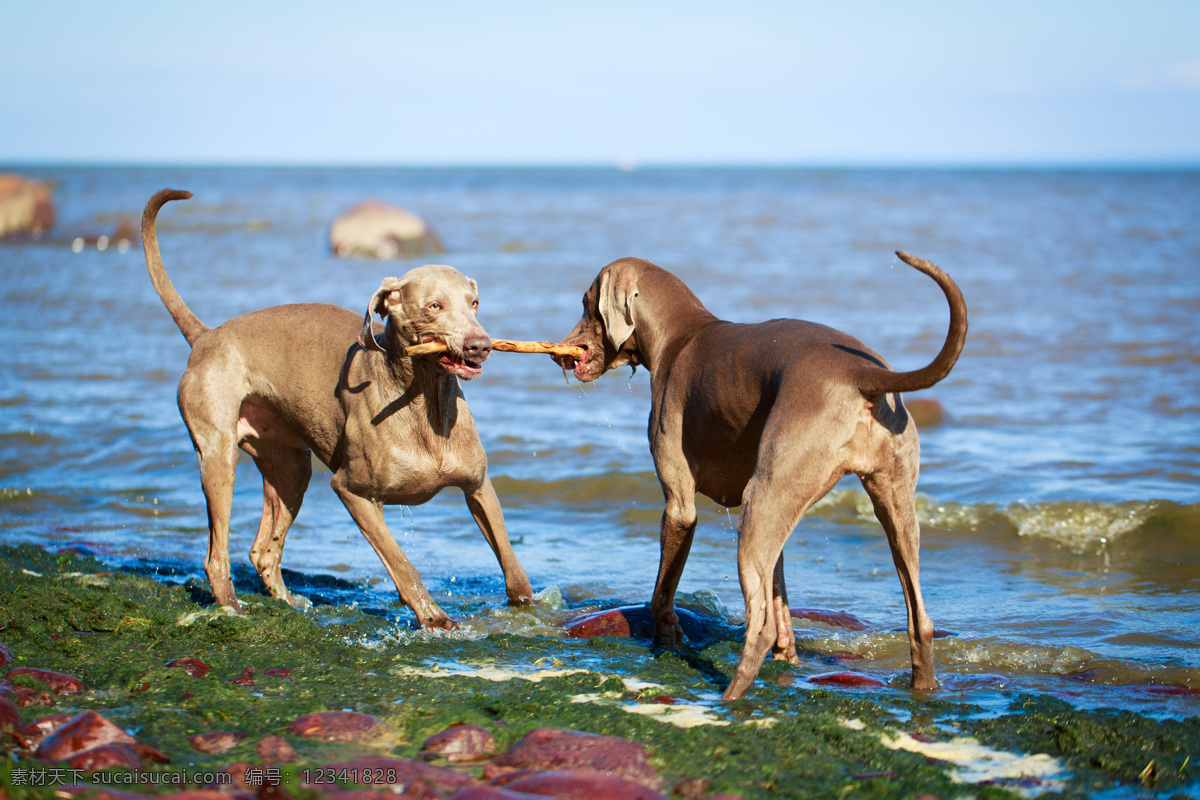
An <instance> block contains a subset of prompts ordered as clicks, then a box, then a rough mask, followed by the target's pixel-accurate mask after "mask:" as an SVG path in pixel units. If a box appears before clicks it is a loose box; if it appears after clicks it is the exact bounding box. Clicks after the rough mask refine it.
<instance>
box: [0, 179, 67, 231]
mask: <svg viewBox="0 0 1200 800" xmlns="http://www.w3.org/2000/svg"><path fill="white" fill-rule="evenodd" d="M54 215H55V213H54V202H53V201H52V200H51V199H50V190H49V189H48V188H46V185H45V184H43V183H39V182H38V181H35V180H30V179H29V178H25V177H22V176H21V175H14V174H13V173H11V172H9V173H5V174H3V175H0V239H3V238H4V237H5V236H11V235H13V234H18V233H24V234H28V235H30V236H32V237H33V238H34V239H40V238H41V236H42V234H44V233H45V232H46V231H48V230H50V229H51V228H52V227H54Z"/></svg>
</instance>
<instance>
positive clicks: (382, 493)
mask: <svg viewBox="0 0 1200 800" xmlns="http://www.w3.org/2000/svg"><path fill="white" fill-rule="evenodd" d="M347 440H348V441H347V456H348V458H347V460H346V463H345V465H344V470H345V472H346V473H347V474H348V475H350V476H351V479H352V482H353V484H354V485H355V486H356V487H357V490H361V492H360V493H362V494H364V495H369V496H374V497H376V498H378V499H380V500H382V501H383V502H385V503H403V504H412V505H416V504H419V503H424V502H426V501H427V500H429V499H430V498H432V497H433V496H434V495H435V494H437V493H438V492H439V491H441V490H442V489H444V488H446V487H447V486H474V485H477V484H478V483H479V482H480V481H481V480H482V478H483V474H484V472H485V470H486V464H487V460H486V457H485V456H484V453H483V446H482V445H481V444H480V442H479V436H478V434H477V432H476V430H475V425H474V422H473V421H472V420H471V418H470V415H469V414H468V415H462V414H460V415H458V418H457V420H456V421H455V423H454V425H453V426H450V427H449V428H448V429H441V430H439V429H438V428H437V427H434V426H430V425H428V424H427V422H426V421H425V420H420V421H416V420H413V419H409V418H405V417H403V416H401V417H399V418H389V419H386V420H379V421H378V422H377V423H376V424H372V425H370V426H367V427H366V428H365V429H364V430H362V431H361V432H360V434H359V436H357V437H347Z"/></svg>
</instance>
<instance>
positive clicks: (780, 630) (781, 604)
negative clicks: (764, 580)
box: [771, 553, 800, 664]
mask: <svg viewBox="0 0 1200 800" xmlns="http://www.w3.org/2000/svg"><path fill="white" fill-rule="evenodd" d="M774 581H775V588H774V596H773V597H772V600H773V603H772V608H773V610H774V612H775V643H774V644H773V645H771V657H772V658H773V659H775V660H776V661H788V662H791V663H792V664H799V663H800V656H798V655H797V654H796V632H795V631H794V630H793V629H792V610H791V609H790V608H789V607H788V598H787V585H786V584H785V583H784V580H783V554H782V553H781V554H780V556H779V560H778V561H776V562H775V577H774Z"/></svg>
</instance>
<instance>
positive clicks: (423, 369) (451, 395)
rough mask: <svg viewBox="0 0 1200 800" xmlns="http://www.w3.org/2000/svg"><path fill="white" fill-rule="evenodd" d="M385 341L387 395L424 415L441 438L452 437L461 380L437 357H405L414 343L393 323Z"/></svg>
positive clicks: (386, 332) (387, 330) (387, 331)
mask: <svg viewBox="0 0 1200 800" xmlns="http://www.w3.org/2000/svg"><path fill="white" fill-rule="evenodd" d="M383 338H384V349H385V350H386V354H385V359H384V360H385V363H386V373H387V377H386V382H387V384H388V386H387V394H388V395H390V396H392V397H395V398H396V399H397V400H399V401H400V405H401V406H402V407H406V408H408V409H410V410H411V411H412V412H415V413H419V414H424V415H425V417H426V419H427V420H428V422H429V427H430V429H431V430H433V431H434V432H435V433H437V434H438V435H439V436H442V437H444V436H447V435H449V432H450V429H451V428H453V427H454V423H455V421H456V420H457V416H458V414H457V411H458V404H457V399H458V396H459V394H460V392H461V389H460V388H459V385H458V378H456V377H454V376H453V375H451V374H450V373H448V372H446V370H444V369H442V367H441V366H440V365H439V364H438V363H437V356H436V355H425V356H409V355H405V353H404V348H405V347H407V346H408V345H409V344H411V342H408V341H407V340H406V337H405V336H404V335H403V334H402V333H401V332H400V331H397V330H395V329H394V327H393V326H392V325H391V324H390V322H389V324H388V326H387V328H386V330H385V331H384V334H383Z"/></svg>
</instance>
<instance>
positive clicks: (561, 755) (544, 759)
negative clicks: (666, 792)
mask: <svg viewBox="0 0 1200 800" xmlns="http://www.w3.org/2000/svg"><path fill="white" fill-rule="evenodd" d="M529 767H533V768H536V769H541V770H549V771H560V770H566V771H573V770H591V771H593V772H600V773H603V774H605V775H615V776H617V777H618V778H624V779H626V780H630V781H633V782H635V783H640V784H641V785H643V786H648V787H649V788H651V789H655V790H657V789H660V788H662V785H663V783H664V781H663V778H662V776H660V775H659V774H658V772H657V771H655V769H654V768H653V767H651V766H650V764H649V763H647V761H646V750H645V748H644V747H642V746H641V745H640V744H638V743H637V742H631V741H629V740H628V739H618V738H617V737H615V736H599V735H597V734H593V733H582V732H579V731H564V730H556V729H553V728H535V729H534V730H532V731H530V732H529V733H527V734H525V738H523V739H521V741H519V742H517V743H516V744H515V745H513V746H512V747H511V748H510V749H509V750H508V752H507V753H505V754H504V755H502V756H500V757H499V758H497V759H496V760H495V761H493V762H492V763H491V764H488V765H487V767H485V768H484V771H483V775H484V777H485V778H488V779H493V778H498V777H500V776H501V775H503V774H505V773H506V772H512V771H515V770H519V769H526V768H529Z"/></svg>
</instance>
